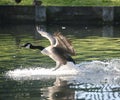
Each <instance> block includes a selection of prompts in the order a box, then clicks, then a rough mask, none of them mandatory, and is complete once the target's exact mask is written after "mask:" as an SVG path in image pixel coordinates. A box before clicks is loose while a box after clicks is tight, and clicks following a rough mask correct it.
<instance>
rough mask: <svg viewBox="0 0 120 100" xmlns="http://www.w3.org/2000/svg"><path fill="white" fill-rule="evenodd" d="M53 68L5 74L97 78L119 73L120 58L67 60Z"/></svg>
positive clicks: (7, 74) (13, 75)
mask: <svg viewBox="0 0 120 100" xmlns="http://www.w3.org/2000/svg"><path fill="white" fill-rule="evenodd" d="M53 69H54V68H51V69H46V68H42V67H41V68H40V67H37V68H24V69H15V70H10V71H8V72H6V73H5V76H6V77H8V78H12V79H14V80H21V79H22V80H28V79H30V80H36V79H37V80H40V79H43V78H45V79H49V78H55V77H56V76H77V78H78V76H79V77H80V78H81V77H83V78H85V79H87V77H88V78H90V77H92V78H93V77H95V79H96V77H97V76H98V77H97V78H99V76H100V75H101V76H102V77H104V78H105V77H106V75H111V74H117V75H118V74H119V72H120V59H113V60H109V61H91V62H82V63H80V64H76V65H74V64H73V63H70V62H68V63H67V65H64V66H62V67H60V68H59V69H57V70H56V71H53ZM67 78H68V77H67ZM70 78H71V77H70ZM72 78H73V77H72ZM74 78H76V77H74ZM81 79H82V78H81ZM81 79H79V80H81ZM93 79H94V78H93Z"/></svg>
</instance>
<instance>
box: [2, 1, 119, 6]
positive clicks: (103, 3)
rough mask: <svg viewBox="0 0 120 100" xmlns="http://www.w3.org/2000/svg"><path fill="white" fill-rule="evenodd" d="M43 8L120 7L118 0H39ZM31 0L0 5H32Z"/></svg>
mask: <svg viewBox="0 0 120 100" xmlns="http://www.w3.org/2000/svg"><path fill="white" fill-rule="evenodd" d="M41 1H42V2H43V4H42V5H45V6H120V0H41ZM32 4H33V0H22V1H21V2H20V3H19V4H17V3H15V0H0V5H32Z"/></svg>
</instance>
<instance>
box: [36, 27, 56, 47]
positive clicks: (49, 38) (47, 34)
mask: <svg viewBox="0 0 120 100" xmlns="http://www.w3.org/2000/svg"><path fill="white" fill-rule="evenodd" d="M36 29H37V32H38V33H39V34H40V35H41V36H43V37H45V38H47V39H48V40H49V41H50V44H51V45H55V43H56V40H55V38H54V37H53V36H52V35H51V34H49V33H47V32H45V31H43V30H42V29H40V27H38V26H36Z"/></svg>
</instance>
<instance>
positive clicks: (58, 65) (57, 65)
mask: <svg viewBox="0 0 120 100" xmlns="http://www.w3.org/2000/svg"><path fill="white" fill-rule="evenodd" d="M60 66H61V64H60V63H59V62H56V67H55V68H54V69H53V71H55V70H57V69H58V68H60Z"/></svg>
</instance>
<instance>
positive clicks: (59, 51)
mask: <svg viewBox="0 0 120 100" xmlns="http://www.w3.org/2000/svg"><path fill="white" fill-rule="evenodd" d="M37 31H38V33H39V34H41V36H43V37H45V38H47V39H48V40H49V41H50V46H48V47H43V46H33V45H32V44H31V43H26V44H25V45H24V46H22V47H26V48H30V49H39V50H41V53H42V54H44V55H47V56H49V57H50V58H52V59H53V60H54V61H55V62H56V67H55V69H54V70H56V69H58V68H59V67H60V66H61V65H65V64H66V63H67V61H69V62H73V63H74V64H75V61H74V60H73V59H72V57H71V55H75V51H74V49H73V47H72V46H71V44H70V42H69V41H68V40H67V39H66V38H65V37H64V36H63V35H62V34H61V33H55V34H54V35H53V36H52V35H51V34H49V33H47V32H44V31H42V30H40V29H39V28H38V27H37Z"/></svg>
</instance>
